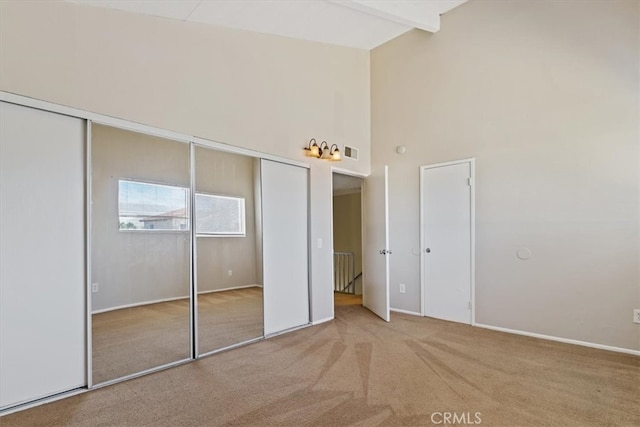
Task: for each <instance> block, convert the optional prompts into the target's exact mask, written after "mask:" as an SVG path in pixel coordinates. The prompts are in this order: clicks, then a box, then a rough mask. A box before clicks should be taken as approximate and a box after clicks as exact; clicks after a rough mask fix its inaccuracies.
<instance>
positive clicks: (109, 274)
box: [91, 124, 191, 311]
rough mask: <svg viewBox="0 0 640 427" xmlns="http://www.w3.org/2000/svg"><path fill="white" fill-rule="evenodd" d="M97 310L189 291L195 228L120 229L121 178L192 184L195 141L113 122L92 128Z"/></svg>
mask: <svg viewBox="0 0 640 427" xmlns="http://www.w3.org/2000/svg"><path fill="white" fill-rule="evenodd" d="M91 142H92V144H91V148H92V152H91V154H92V162H91V165H92V182H91V192H92V199H91V221H92V230H93V232H92V235H91V239H92V240H91V242H92V260H91V268H92V280H93V283H98V289H99V291H98V292H97V293H93V294H92V303H93V307H92V308H93V310H94V311H96V310H104V309H109V308H114V307H121V306H125V305H129V304H137V303H143V302H148V301H157V300H162V299H166V298H177V297H186V296H188V295H189V275H190V271H189V251H190V244H191V243H190V242H191V238H190V232H189V231H168V232H164V231H120V230H119V227H118V181H119V180H120V179H132V180H136V181H145V182H152V183H158V184H166V185H175V186H180V187H187V188H188V187H189V181H190V179H189V145H188V144H184V143H181V142H175V141H169V140H166V139H162V138H155V137H151V136H147V135H142V134H139V133H135V132H128V131H124V130H120V129H115V128H111V127H107V126H99V125H95V124H94V125H93V129H92V141H91Z"/></svg>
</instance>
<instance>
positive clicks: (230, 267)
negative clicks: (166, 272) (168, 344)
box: [195, 146, 263, 355]
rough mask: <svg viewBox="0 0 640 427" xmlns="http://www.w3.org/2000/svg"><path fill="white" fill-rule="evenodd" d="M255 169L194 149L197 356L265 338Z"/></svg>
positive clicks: (249, 162) (235, 157)
mask: <svg viewBox="0 0 640 427" xmlns="http://www.w3.org/2000/svg"><path fill="white" fill-rule="evenodd" d="M258 167H259V161H258V160H257V159H254V158H252V157H248V156H243V155H239V154H233V153H225V152H221V151H217V150H213V149H210V148H205V147H200V146H196V147H195V189H196V194H195V223H196V230H195V231H196V261H197V262H196V266H197V267H196V271H197V275H196V278H197V290H198V301H197V307H198V316H197V317H198V354H199V355H202V354H206V353H209V352H212V351H215V350H219V349H222V348H225V347H229V346H232V345H235V344H239V343H242V342H245V341H249V340H252V339H255V338H260V337H262V336H263V305H262V254H261V248H262V239H261V226H260V214H259V213H260V200H259V196H260V190H259V189H260V185H259V184H260V183H259V179H260V174H259V170H258V169H257V168H258Z"/></svg>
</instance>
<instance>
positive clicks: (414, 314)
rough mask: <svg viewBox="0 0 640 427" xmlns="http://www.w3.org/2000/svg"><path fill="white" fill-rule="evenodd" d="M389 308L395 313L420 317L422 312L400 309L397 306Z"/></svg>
mask: <svg viewBox="0 0 640 427" xmlns="http://www.w3.org/2000/svg"><path fill="white" fill-rule="evenodd" d="M389 310H391V311H393V312H395V313H402V314H409V315H411V316H421V317H422V314H421V313H419V312H417V311H409V310H401V309H399V308H393V307H392V308H390V309H389Z"/></svg>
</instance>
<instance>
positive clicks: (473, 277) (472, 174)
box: [419, 157, 476, 326]
mask: <svg viewBox="0 0 640 427" xmlns="http://www.w3.org/2000/svg"><path fill="white" fill-rule="evenodd" d="M464 163H468V164H469V177H470V180H471V182H470V185H469V186H470V200H469V203H470V205H471V206H470V216H471V223H470V234H471V236H470V241H469V246H470V251H471V260H470V270H471V271H470V275H471V277H470V278H469V279H470V282H471V283H470V286H471V290H470V299H471V313H470V323H469V324H470V325H472V326H475V325H476V160H475V158H473V157H471V158H467V159H461V160H453V161H450V162H442V163H435V164H432V165H424V166H420V185H419V188H420V190H419V191H420V315H421V316H424V315H425V307H424V295H425V288H426V284H425V271H424V270H425V265H424V264H425V262H424V250H425V246H426V245H425V241H424V199H423V196H422V195H423V190H424V188H423V181H424V171H425V170H427V169H434V168H440V167H444V166H453V165H459V164H464Z"/></svg>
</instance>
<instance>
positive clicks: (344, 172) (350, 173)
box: [329, 166, 368, 318]
mask: <svg viewBox="0 0 640 427" xmlns="http://www.w3.org/2000/svg"><path fill="white" fill-rule="evenodd" d="M334 173H337V174H340V175H348V176H352V177H354V178H360V179H362V183H363V184H364V180H365V178H366V177H367V176H368V175H365V174H363V173H359V172H353V171H350V170H347V169H342V168H338V167H335V166H332V167H331V202H330V203H329V205H330V208H331V241H330V244H331V278H332V280H331V294H332V295H333V289H334V286H335V285H334V283H333V280H334V279H333V278H335V275H336V272H335V266H334V265H333V248H334V247H333V174H334ZM363 196H364V185H363V186H362V187H361V188H360V236H361V240H360V246H361V247H362V246H363V244H362V241H363V240H364V221H362V216H363V212H364V211H363V209H364V205H363V203H364V197H363ZM361 250H362V248H361ZM354 286H355V284H354ZM362 293H363V294H364V271H362ZM334 305H335V303H334ZM333 317H335V312H334V313H333V316H332V318H333Z"/></svg>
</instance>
